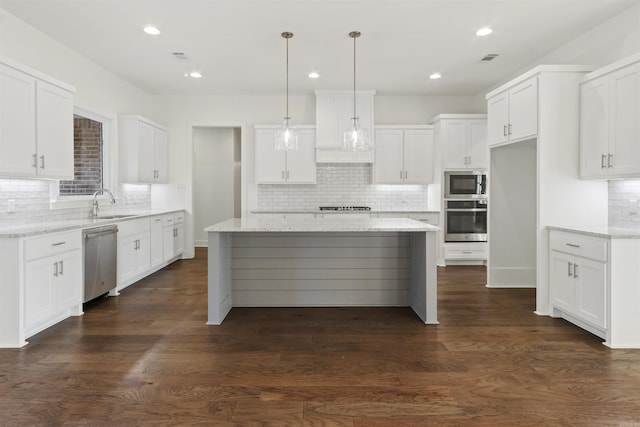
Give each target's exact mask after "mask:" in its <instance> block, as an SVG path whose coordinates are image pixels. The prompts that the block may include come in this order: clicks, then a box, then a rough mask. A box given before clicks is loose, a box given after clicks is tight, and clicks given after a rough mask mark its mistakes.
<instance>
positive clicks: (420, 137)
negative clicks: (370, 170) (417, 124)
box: [374, 126, 435, 184]
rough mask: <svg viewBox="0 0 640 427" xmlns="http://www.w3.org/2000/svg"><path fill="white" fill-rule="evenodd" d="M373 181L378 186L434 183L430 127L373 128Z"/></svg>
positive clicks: (432, 142)
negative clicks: (374, 143) (374, 156)
mask: <svg viewBox="0 0 640 427" xmlns="http://www.w3.org/2000/svg"><path fill="white" fill-rule="evenodd" d="M375 134H376V135H375V137H376V149H375V153H376V160H375V167H374V170H375V173H374V181H375V182H376V183H377V184H428V183H431V182H433V171H434V151H435V150H434V140H433V128H432V127H431V126H424V127H422V128H414V129H398V128H395V127H391V128H389V127H384V126H379V127H377V128H376V132H375Z"/></svg>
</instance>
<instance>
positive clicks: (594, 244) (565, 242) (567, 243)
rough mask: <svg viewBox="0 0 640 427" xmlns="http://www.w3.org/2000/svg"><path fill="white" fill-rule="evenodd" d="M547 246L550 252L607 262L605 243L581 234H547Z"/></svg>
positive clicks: (602, 240) (557, 232)
mask: <svg viewBox="0 0 640 427" xmlns="http://www.w3.org/2000/svg"><path fill="white" fill-rule="evenodd" d="M549 246H550V248H551V250H552V251H558V252H564V253H567V254H571V255H576V256H580V257H584V258H591V259H593V260H596V261H602V262H606V261H607V241H606V240H605V239H600V238H597V237H590V236H584V235H582V234H574V233H564V232H562V231H550V232H549Z"/></svg>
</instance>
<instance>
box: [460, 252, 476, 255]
mask: <svg viewBox="0 0 640 427" xmlns="http://www.w3.org/2000/svg"><path fill="white" fill-rule="evenodd" d="M462 253H463V254H465V255H470V254H472V253H473V252H471V251H462Z"/></svg>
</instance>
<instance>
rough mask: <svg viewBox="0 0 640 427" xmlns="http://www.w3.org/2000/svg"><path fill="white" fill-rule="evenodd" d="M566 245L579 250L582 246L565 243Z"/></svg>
mask: <svg viewBox="0 0 640 427" xmlns="http://www.w3.org/2000/svg"><path fill="white" fill-rule="evenodd" d="M565 245H567V246H571V247H572V248H579V247H580V245H576V244H574V243H565Z"/></svg>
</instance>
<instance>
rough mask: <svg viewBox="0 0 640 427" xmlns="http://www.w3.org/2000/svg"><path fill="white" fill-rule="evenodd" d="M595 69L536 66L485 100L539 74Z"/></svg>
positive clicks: (590, 69)
mask: <svg viewBox="0 0 640 427" xmlns="http://www.w3.org/2000/svg"><path fill="white" fill-rule="evenodd" d="M595 68H596V67H594V66H593V65H538V66H537V67H535V68H532V69H531V70H529V71H527V72H526V73H524V74H521V75H520V76H518V77H516V78H515V79H513V80H511V81H509V82H507V83H505V84H503V85H502V86H500V87H498V88H497V89H494V90H492V91H491V92H489V93H487V94H486V95H485V99H489V98H493V97H494V96H496V95H498V94H500V93H502V92H504V91H506V90H509V89H511V88H512V87H513V86H515V85H517V84H520V83H522V82H524V81H525V80H528V79H529V78H531V77H534V76H537V75H538V74H541V73H588V72H590V71H593V70H594V69H595Z"/></svg>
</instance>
